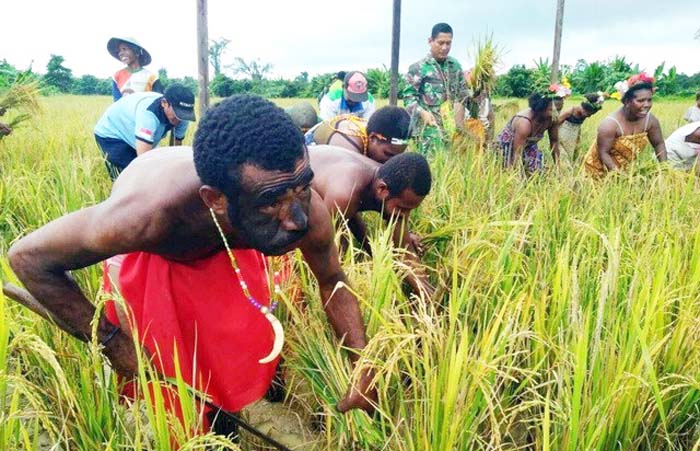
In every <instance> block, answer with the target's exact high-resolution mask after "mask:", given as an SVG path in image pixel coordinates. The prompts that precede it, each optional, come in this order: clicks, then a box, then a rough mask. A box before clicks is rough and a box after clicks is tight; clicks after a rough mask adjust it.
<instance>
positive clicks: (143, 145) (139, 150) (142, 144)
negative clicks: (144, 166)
mask: <svg viewBox="0 0 700 451" xmlns="http://www.w3.org/2000/svg"><path fill="white" fill-rule="evenodd" d="M176 145H177V144H176ZM151 149H153V144H151V143H147V142H146V141H141V140H140V139H136V155H142V154H144V153H146V152H148V151H149V150H151Z"/></svg>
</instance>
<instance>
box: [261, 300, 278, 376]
mask: <svg viewBox="0 0 700 451" xmlns="http://www.w3.org/2000/svg"><path fill="white" fill-rule="evenodd" d="M260 313H262V314H264V315H265V318H267V320H268V321H269V322H270V325H271V326H272V330H273V332H274V333H275V344H274V345H273V346H272V351H271V352H270V355H268V356H267V357H265V358H264V359H260V360H258V362H259V363H270V362H272V361H273V360H275V359H276V358H277V356H278V355H280V352H282V346H283V345H284V328H283V327H282V323H280V320H278V319H277V318H276V317H275V315H273V314H272V312H270V311H269V310H268V309H267V308H266V307H263V308H262V309H260Z"/></svg>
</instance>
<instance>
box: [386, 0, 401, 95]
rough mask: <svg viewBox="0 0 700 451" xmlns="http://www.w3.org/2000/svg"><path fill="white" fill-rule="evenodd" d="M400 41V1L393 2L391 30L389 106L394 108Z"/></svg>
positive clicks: (397, 88)
mask: <svg viewBox="0 0 700 451" xmlns="http://www.w3.org/2000/svg"><path fill="white" fill-rule="evenodd" d="M400 41H401V0H394V20H393V25H392V28H391V89H390V91H389V105H391V106H396V102H397V100H398V97H399V96H398V91H399V42H400Z"/></svg>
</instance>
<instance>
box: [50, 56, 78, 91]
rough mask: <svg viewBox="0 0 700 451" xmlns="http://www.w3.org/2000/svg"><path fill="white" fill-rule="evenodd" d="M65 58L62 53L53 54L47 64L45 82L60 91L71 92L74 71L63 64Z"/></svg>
mask: <svg viewBox="0 0 700 451" xmlns="http://www.w3.org/2000/svg"><path fill="white" fill-rule="evenodd" d="M64 61H65V58H63V57H62V56H60V55H53V54H52V55H51V59H49V62H48V63H47V64H46V74H44V77H43V80H44V83H45V84H46V85H47V86H49V87H53V88H55V89H56V90H58V91H59V92H64V93H67V92H70V91H71V87H72V86H73V71H72V70H71V69H68V68H67V67H65V66H64V65H63V62H64Z"/></svg>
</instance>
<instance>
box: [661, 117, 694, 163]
mask: <svg viewBox="0 0 700 451" xmlns="http://www.w3.org/2000/svg"><path fill="white" fill-rule="evenodd" d="M666 153H667V156H668V162H669V163H670V164H671V166H673V167H674V168H676V169H684V170H690V169H693V168H694V169H695V173H696V174H700V165H698V164H697V160H698V154H700V121H697V122H691V123H690V124H686V125H684V126H682V127H681V128H679V129H678V130H676V131H675V132H673V133H671V135H670V136H669V137H668V138H666Z"/></svg>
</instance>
